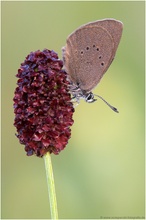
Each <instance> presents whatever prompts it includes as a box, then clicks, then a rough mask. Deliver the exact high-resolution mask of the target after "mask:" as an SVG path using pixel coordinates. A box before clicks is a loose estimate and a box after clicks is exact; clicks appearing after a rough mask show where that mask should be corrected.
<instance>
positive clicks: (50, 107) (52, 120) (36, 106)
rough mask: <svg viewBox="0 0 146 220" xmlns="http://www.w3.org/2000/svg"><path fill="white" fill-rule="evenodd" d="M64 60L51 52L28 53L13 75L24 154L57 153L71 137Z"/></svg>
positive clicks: (69, 99)
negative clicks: (15, 77) (15, 82)
mask: <svg viewBox="0 0 146 220" xmlns="http://www.w3.org/2000/svg"><path fill="white" fill-rule="evenodd" d="M62 67H63V62H62V61H61V60H59V59H58V55H57V54H56V53H55V52H54V51H50V50H47V49H45V50H43V51H39V50H38V51H36V52H31V53H30V54H29V55H28V56H27V57H26V59H25V61H24V62H23V63H22V64H21V67H20V69H18V74H17V75H16V76H17V77H18V78H19V79H18V82H17V85H18V87H17V88H16V90H15V96H14V99H13V100H14V113H15V120H14V125H15V127H16V128H17V133H18V134H17V137H18V138H19V141H20V143H21V144H23V145H25V151H26V152H27V155H28V156H29V155H33V154H35V155H37V156H38V157H42V156H43V155H44V154H45V153H46V152H48V151H49V152H50V153H54V154H59V152H60V151H61V150H63V149H64V148H65V146H66V145H67V143H68V139H69V138H70V136H71V129H70V126H71V125H72V124H73V119H72V116H73V112H74V108H73V104H72V102H71V96H70V93H69V89H68V85H69V82H68V81H67V74H66V72H65V71H64V70H62Z"/></svg>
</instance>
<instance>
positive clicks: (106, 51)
mask: <svg viewBox="0 0 146 220" xmlns="http://www.w3.org/2000/svg"><path fill="white" fill-rule="evenodd" d="M113 23H114V24H113ZM116 24H117V23H115V20H114V21H113V20H101V21H95V22H91V23H88V24H86V25H83V26H81V27H80V28H78V29H77V30H76V31H75V32H73V33H72V34H71V35H70V36H69V37H68V38H67V42H66V46H65V47H64V49H63V60H64V66H65V70H66V72H67V73H68V76H69V77H70V80H71V81H72V82H73V83H74V84H77V85H79V87H80V89H81V90H85V91H86V92H88V91H91V90H92V89H93V88H94V87H95V86H96V85H97V84H98V83H99V81H100V79H101V78H102V76H103V74H104V73H105V72H106V70H107V69H108V67H109V66H110V64H111V62H112V60H113V59H114V56H115V53H116V50H117V47H118V44H119V41H120V34H119V35H118V36H119V37H118V39H117V38H116V36H115V34H116V33H117V32H118V30H117V31H115V32H114V33H112V28H113V29H114V26H116Z"/></svg>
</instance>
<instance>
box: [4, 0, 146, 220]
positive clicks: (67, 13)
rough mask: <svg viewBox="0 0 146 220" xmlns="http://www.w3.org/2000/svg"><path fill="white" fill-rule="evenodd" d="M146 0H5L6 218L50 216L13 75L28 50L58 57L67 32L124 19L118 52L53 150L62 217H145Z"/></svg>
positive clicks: (40, 166) (41, 172)
mask: <svg viewBox="0 0 146 220" xmlns="http://www.w3.org/2000/svg"><path fill="white" fill-rule="evenodd" d="M144 9H145V5H144V1H143V2H142V1H136V2H134V1H133V2H130V1H129V2H126V1H121V2H118V1H117V2H116V1H115V2H114V1H112V2H108V1H107V2H106V1H101V2H100V1H96V2H2V218H4V219H5V218H9V219H13V218H14V219H17V218H19V219H21V218H25V219H27V218H30V219H33V218H35V219H37V218H42V219H43V218H49V217H50V209H49V203H48V192H47V185H46V176H45V168H44V161H43V159H39V158H36V157H35V156H32V157H27V156H25V152H24V149H23V148H24V147H23V145H20V144H19V141H18V139H17V138H16V137H15V132H16V130H15V128H14V126H13V120H14V113H13V107H12V106H13V101H12V99H13V96H14V90H15V87H16V81H17V79H16V77H15V75H16V73H17V69H18V68H19V66H20V63H21V62H23V60H24V59H25V57H26V55H27V54H29V53H30V52H31V51H35V50H38V49H40V50H42V49H44V48H48V49H53V50H55V51H56V52H57V53H58V54H59V57H60V58H61V47H62V46H64V45H65V41H66V38H67V36H68V35H69V34H70V33H71V32H72V31H74V30H75V29H76V28H78V27H79V26H80V25H82V24H85V23H87V22H90V21H95V20H98V19H103V18H115V19H118V20H121V21H122V22H123V23H124V31H123V36H122V39H121V42H120V45H119V48H118V51H117V54H116V58H115V60H114V62H113V63H112V65H111V67H110V68H109V69H108V71H107V73H106V74H105V75H104V77H103V79H102V80H101V82H100V84H99V85H98V86H97V87H96V89H95V90H94V93H95V94H99V95H101V96H103V97H104V98H105V99H106V100H107V101H109V102H110V103H111V104H112V105H114V106H116V107H117V108H118V110H119V112H120V113H119V114H117V113H114V112H113V111H111V110H110V109H109V108H108V107H107V106H106V105H105V104H104V103H103V102H102V101H101V100H98V101H97V102H95V103H93V104H88V103H85V102H84V101H81V103H80V105H79V106H77V107H76V109H75V113H74V125H73V126H72V137H71V139H70V140H69V144H68V146H67V147H66V148H65V150H64V151H62V152H61V153H60V155H59V156H55V155H52V162H53V169H54V176H55V184H56V193H57V200H58V211H59V218H60V219H61V218H62V219H71V218H72V219H77V218H78V219H81V218H82V219H87V218H89V219H92V218H95V219H98V218H100V217H113V218H114V217H120V218H122V217H123V218H125V217H131V218H132V217H133V218H135V217H141V218H142V217H143V216H144V13H145V12H144Z"/></svg>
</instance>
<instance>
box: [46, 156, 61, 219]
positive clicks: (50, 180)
mask: <svg viewBox="0 0 146 220" xmlns="http://www.w3.org/2000/svg"><path fill="white" fill-rule="evenodd" d="M44 161H45V168H46V177H47V185H48V193H49V201H50V211H51V219H58V211H57V201H56V193H55V184H54V176H53V169H52V162H51V155H50V153H49V152H47V153H46V154H45V155H44Z"/></svg>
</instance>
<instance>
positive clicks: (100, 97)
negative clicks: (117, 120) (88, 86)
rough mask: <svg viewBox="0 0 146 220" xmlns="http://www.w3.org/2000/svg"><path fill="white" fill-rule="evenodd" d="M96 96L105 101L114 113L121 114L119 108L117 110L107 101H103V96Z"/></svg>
mask: <svg viewBox="0 0 146 220" xmlns="http://www.w3.org/2000/svg"><path fill="white" fill-rule="evenodd" d="M94 95H95V94H94ZM95 96H97V97H98V98H100V99H101V100H102V101H104V102H105V103H106V104H107V105H108V106H109V107H110V108H111V109H112V110H113V111H114V112H117V113H119V111H118V109H117V108H115V107H114V106H112V105H110V104H109V103H108V102H107V101H106V100H105V99H103V98H102V97H101V96H99V95H95Z"/></svg>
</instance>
